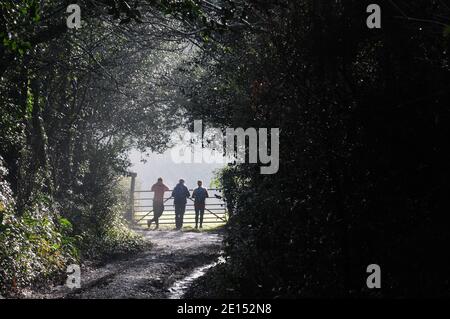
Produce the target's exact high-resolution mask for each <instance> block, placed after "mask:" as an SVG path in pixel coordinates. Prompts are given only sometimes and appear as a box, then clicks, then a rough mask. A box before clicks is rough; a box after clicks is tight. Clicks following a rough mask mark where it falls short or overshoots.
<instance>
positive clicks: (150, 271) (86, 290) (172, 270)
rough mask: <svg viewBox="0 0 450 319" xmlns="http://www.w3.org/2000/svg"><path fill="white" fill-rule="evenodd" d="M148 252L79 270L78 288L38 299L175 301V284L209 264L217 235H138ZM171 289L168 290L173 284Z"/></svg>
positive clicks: (214, 254)
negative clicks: (148, 245) (171, 299)
mask: <svg viewBox="0 0 450 319" xmlns="http://www.w3.org/2000/svg"><path fill="white" fill-rule="evenodd" d="M141 233H142V235H143V236H144V238H145V239H146V240H149V241H150V242H152V243H153V244H154V246H153V247H152V249H150V250H148V251H144V252H142V253H139V254H137V255H134V256H132V257H129V258H126V259H120V260H117V261H113V262H111V263H108V264H106V265H105V266H103V267H100V268H97V269H93V270H84V271H83V269H82V274H81V275H82V276H81V289H77V290H72V291H70V290H68V288H66V287H63V286H60V287H56V288H54V289H53V291H52V292H50V293H48V294H45V295H42V296H39V297H40V298H174V297H175V298H176V297H180V296H181V295H182V294H181V293H180V287H182V286H183V285H180V284H179V282H180V280H182V279H183V278H186V277H189V275H192V273H193V272H194V273H195V271H194V270H198V269H199V267H202V266H205V265H208V264H210V263H213V262H214V261H215V260H216V259H217V257H218V255H219V251H220V248H221V240H222V238H221V235H219V234H217V233H208V232H201V233H196V232H181V231H149V232H141ZM174 284H175V286H174V287H173V288H174V289H171V290H169V289H170V288H171V287H172V286H173V285H174Z"/></svg>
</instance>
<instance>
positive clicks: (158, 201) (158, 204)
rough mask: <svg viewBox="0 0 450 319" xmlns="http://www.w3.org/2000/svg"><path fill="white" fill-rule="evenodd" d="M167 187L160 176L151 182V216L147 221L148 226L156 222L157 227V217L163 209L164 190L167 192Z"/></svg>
mask: <svg viewBox="0 0 450 319" xmlns="http://www.w3.org/2000/svg"><path fill="white" fill-rule="evenodd" d="M168 190H169V187H167V186H166V185H164V183H163V179H162V178H161V177H160V178H158V181H157V182H156V183H155V184H153V186H152V188H151V191H152V192H153V218H152V219H150V220H148V221H147V225H148V228H150V226H151V225H152V223H153V222H155V224H156V228H155V229H158V228H159V218H160V217H161V215H162V213H163V211H164V192H167V191H168Z"/></svg>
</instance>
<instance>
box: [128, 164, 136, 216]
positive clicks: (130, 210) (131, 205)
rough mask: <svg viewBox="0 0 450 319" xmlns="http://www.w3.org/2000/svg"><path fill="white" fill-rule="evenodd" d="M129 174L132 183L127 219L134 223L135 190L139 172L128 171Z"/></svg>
mask: <svg viewBox="0 0 450 319" xmlns="http://www.w3.org/2000/svg"><path fill="white" fill-rule="evenodd" d="M128 176H129V177H131V183H130V202H129V203H128V214H127V218H126V219H127V220H128V221H129V222H130V223H133V222H134V191H135V188H136V177H137V173H134V172H128Z"/></svg>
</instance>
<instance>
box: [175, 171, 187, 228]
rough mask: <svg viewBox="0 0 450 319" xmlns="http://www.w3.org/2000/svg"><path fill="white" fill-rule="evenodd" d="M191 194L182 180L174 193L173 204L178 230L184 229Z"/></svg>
mask: <svg viewBox="0 0 450 319" xmlns="http://www.w3.org/2000/svg"><path fill="white" fill-rule="evenodd" d="M189 196H191V194H190V193H189V190H188V189H187V187H186V186H184V179H180V181H179V182H178V184H177V186H175V188H174V189H173V191H172V197H173V203H174V205H175V225H176V228H177V230H179V229H181V228H182V227H183V217H184V212H185V211H186V202H187V198H189Z"/></svg>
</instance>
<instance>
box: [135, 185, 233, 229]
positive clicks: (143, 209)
mask: <svg viewBox="0 0 450 319" xmlns="http://www.w3.org/2000/svg"><path fill="white" fill-rule="evenodd" d="M189 192H190V193H191V195H192V192H193V190H192V189H189ZM171 193H172V190H169V191H167V192H166V193H165V194H169V196H170V194H171ZM142 194H144V197H142V198H141V197H140V195H142ZM208 194H209V195H210V196H209V197H208V198H207V199H206V202H205V214H204V217H203V224H224V223H226V221H227V210H226V203H225V201H224V199H223V196H222V194H221V190H220V189H217V188H211V189H208ZM150 195H151V196H150ZM152 195H153V192H152V191H135V190H133V194H132V200H133V207H132V216H133V220H134V221H135V223H137V224H138V225H141V226H146V225H147V220H149V219H152V218H153V196H152ZM142 201H143V202H146V204H145V205H141V202H142ZM137 204H138V205H137ZM159 224H160V225H175V205H174V204H173V198H172V197H167V196H166V197H164V212H163V214H162V216H161V217H160V218H159ZM184 224H185V225H186V224H195V211H194V200H193V199H192V198H188V202H187V204H186V212H185V214H184Z"/></svg>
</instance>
